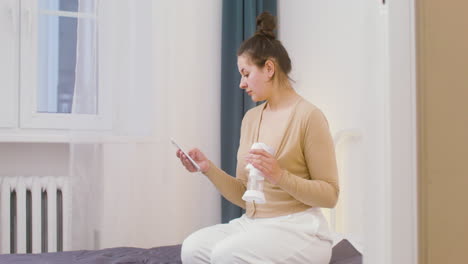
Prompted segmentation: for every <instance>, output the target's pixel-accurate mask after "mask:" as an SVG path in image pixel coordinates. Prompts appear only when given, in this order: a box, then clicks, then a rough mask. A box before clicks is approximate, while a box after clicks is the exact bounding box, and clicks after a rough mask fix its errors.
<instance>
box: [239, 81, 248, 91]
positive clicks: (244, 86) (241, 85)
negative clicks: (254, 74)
mask: <svg viewBox="0 0 468 264" xmlns="http://www.w3.org/2000/svg"><path fill="white" fill-rule="evenodd" d="M239 87H240V88H241V89H245V88H247V83H246V82H244V81H242V80H241V81H240V84H239Z"/></svg>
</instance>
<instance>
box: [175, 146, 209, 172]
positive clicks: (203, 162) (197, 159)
mask: <svg viewBox="0 0 468 264" xmlns="http://www.w3.org/2000/svg"><path fill="white" fill-rule="evenodd" d="M171 142H172V144H173V145H174V146H175V147H176V148H177V152H176V156H177V157H178V158H179V159H180V161H181V162H182V164H183V165H184V167H185V168H186V169H187V170H188V171H190V172H197V171H201V172H206V171H208V168H209V160H208V159H207V158H206V157H205V155H204V154H203V153H202V152H201V151H200V150H199V149H196V148H195V149H192V150H190V151H189V152H188V153H187V152H185V151H184V150H183V149H182V148H181V147H180V146H179V145H178V144H177V143H176V142H175V141H174V139H171Z"/></svg>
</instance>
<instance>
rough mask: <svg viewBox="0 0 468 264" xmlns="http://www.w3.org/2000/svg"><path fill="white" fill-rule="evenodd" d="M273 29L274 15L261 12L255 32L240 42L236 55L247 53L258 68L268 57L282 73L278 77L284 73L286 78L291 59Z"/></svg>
mask: <svg viewBox="0 0 468 264" xmlns="http://www.w3.org/2000/svg"><path fill="white" fill-rule="evenodd" d="M275 29H276V17H275V16H273V15H272V14H271V13H269V12H263V13H261V14H260V15H259V16H258V17H257V32H255V35H253V36H252V37H250V38H249V39H247V40H245V41H244V42H243V43H242V44H241V46H240V47H239V50H238V51H237V56H241V55H247V56H248V57H249V58H250V60H251V62H252V63H253V64H255V65H256V66H257V67H259V68H263V67H264V66H265V62H266V61H267V60H268V59H270V60H272V61H273V62H274V63H275V64H276V66H277V67H276V68H279V71H276V72H279V73H282V74H280V78H281V77H283V76H281V75H284V77H286V79H287V78H288V74H289V72H291V59H290V58H289V55H288V52H287V51H286V49H285V48H284V46H283V44H281V42H280V41H279V40H277V39H276V35H275V33H274V30H275ZM278 66H279V67H278ZM275 75H276V74H275Z"/></svg>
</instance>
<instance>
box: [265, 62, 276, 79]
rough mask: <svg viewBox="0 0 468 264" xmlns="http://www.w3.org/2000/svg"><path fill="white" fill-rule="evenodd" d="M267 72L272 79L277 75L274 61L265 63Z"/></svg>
mask: <svg viewBox="0 0 468 264" xmlns="http://www.w3.org/2000/svg"><path fill="white" fill-rule="evenodd" d="M265 70H266V73H267V75H268V78H272V77H273V76H274V75H275V63H273V61H272V60H267V61H266V62H265Z"/></svg>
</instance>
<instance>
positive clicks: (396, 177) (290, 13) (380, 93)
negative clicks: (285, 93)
mask: <svg viewBox="0 0 468 264" xmlns="http://www.w3.org/2000/svg"><path fill="white" fill-rule="evenodd" d="M387 3H388V4H387V5H382V2H381V1H366V0H358V1H338V0H332V1H324V0H310V1H307V0H300V1H299V0H298V1H284V0H280V1H279V7H278V10H279V21H280V25H279V35H280V39H281V40H282V41H283V43H284V44H285V46H286V48H287V49H288V50H289V51H290V56H291V57H292V61H293V74H292V77H293V79H296V80H297V83H296V88H297V90H298V91H299V92H300V93H301V94H302V95H303V96H304V97H305V98H307V99H309V100H310V101H311V102H313V103H315V104H316V105H318V106H319V107H320V108H322V110H324V112H325V114H326V116H327V117H328V119H329V121H330V126H331V129H332V132H333V133H336V132H339V131H341V130H343V129H345V130H347V129H355V128H356V129H357V130H358V131H360V132H361V134H362V139H361V142H360V143H357V144H356V143H354V144H353V145H352V146H350V148H349V149H348V150H347V153H344V154H343V155H345V156H348V157H349V159H348V160H347V161H348V162H347V164H345V166H344V171H343V172H342V173H341V175H340V181H341V189H342V193H341V195H340V202H339V204H338V207H337V214H338V217H339V218H341V220H340V219H339V220H340V221H337V228H338V231H340V232H345V233H347V234H351V235H357V236H358V238H362V242H363V243H362V245H363V246H364V250H365V252H364V261H365V262H366V263H416V262H417V198H416V196H417V184H416V183H417V172H416V161H417V159H416V118H415V112H416V101H415V93H416V92H415V91H416V88H415V63H414V61H415V60H414V56H415V52H414V1H406V0H394V1H387ZM352 237H353V236H352ZM354 237H355V236H354Z"/></svg>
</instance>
